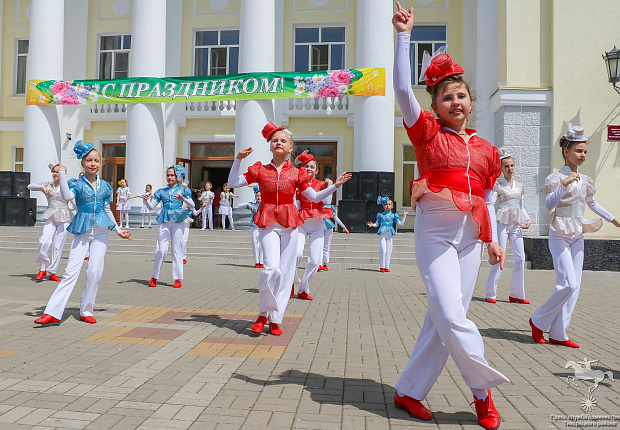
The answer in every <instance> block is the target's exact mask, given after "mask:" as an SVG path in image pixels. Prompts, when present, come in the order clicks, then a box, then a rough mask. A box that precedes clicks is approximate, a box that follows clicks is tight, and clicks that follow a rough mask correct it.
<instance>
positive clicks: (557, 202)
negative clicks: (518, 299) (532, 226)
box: [530, 123, 620, 348]
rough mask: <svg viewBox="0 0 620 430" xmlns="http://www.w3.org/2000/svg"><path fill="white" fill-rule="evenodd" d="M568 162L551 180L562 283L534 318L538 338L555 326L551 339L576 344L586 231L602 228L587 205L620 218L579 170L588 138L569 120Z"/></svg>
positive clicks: (554, 251) (552, 232)
mask: <svg viewBox="0 0 620 430" xmlns="http://www.w3.org/2000/svg"><path fill="white" fill-rule="evenodd" d="M560 147H561V148H562V156H563V157H564V166H563V167H562V168H561V169H560V170H559V171H558V172H555V173H552V174H550V175H549V176H547V179H545V186H544V187H543V191H544V192H545V194H547V198H546V200H545V205H546V206H547V209H549V210H550V211H552V212H551V215H550V217H549V219H550V220H551V225H550V226H549V251H550V252H551V256H552V257H553V268H554V269H555V273H556V285H555V288H554V290H553V291H552V292H551V295H550V296H549V298H548V299H547V301H546V302H545V303H543V304H542V305H541V306H540V307H539V308H538V309H536V311H535V312H534V315H532V318H530V326H531V327H532V338H533V339H534V341H536V342H538V343H546V342H545V338H544V337H543V332H545V331H546V330H547V329H549V342H550V343H556V344H559V345H563V346H568V347H570V348H579V345H578V344H577V343H576V342H574V341H572V340H570V339H569V338H568V336H567V335H566V330H568V325H569V324H570V320H571V315H572V313H573V310H574V309H575V304H576V303H577V297H578V296H579V288H580V286H581V271H582V268H583V249H584V241H583V233H589V232H595V231H598V230H599V229H600V228H601V227H602V225H603V221H602V220H601V219H600V218H596V219H586V218H584V215H585V213H584V210H585V207H586V205H588V207H589V208H590V209H591V210H592V212H594V213H596V214H597V215H599V216H600V217H602V218H604V219H605V220H606V221H609V222H611V223H612V224H613V225H615V226H616V227H620V221H618V219H617V218H614V216H613V215H612V214H610V213H609V212H607V211H606V210H605V209H604V208H603V207H601V205H599V204H598V203H597V202H596V200H594V194H595V193H596V188H595V187H594V181H593V180H592V178H590V177H589V176H587V175H584V174H583V173H579V172H578V171H577V169H578V167H580V166H581V165H582V164H583V163H584V161H586V154H587V153H588V139H586V138H585V137H584V129H583V127H573V126H572V124H570V123H569V124H568V133H566V135H565V136H564V137H562V138H561V139H560Z"/></svg>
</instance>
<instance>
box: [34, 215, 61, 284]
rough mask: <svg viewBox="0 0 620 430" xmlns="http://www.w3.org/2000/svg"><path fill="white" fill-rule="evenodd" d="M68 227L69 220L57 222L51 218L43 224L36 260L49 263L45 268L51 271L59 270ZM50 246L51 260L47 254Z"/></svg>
mask: <svg viewBox="0 0 620 430" xmlns="http://www.w3.org/2000/svg"><path fill="white" fill-rule="evenodd" d="M67 227H69V223H68V222H61V223H57V222H54V221H51V220H46V221H45V225H44V226H43V232H42V233H41V238H40V239H39V255H38V256H37V259H36V260H35V261H36V262H37V263H39V264H41V265H46V264H49V266H48V267H47V269H43V270H46V271H47V272H49V273H54V274H55V273H56V271H57V270H58V265H59V264H60V257H61V255H62V249H63V247H64V246H65V241H66V240H67ZM50 247H51V248H52V258H51V260H50V258H49V257H48V256H47V254H48V253H49V250H50Z"/></svg>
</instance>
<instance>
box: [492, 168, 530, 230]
mask: <svg viewBox="0 0 620 430" xmlns="http://www.w3.org/2000/svg"><path fill="white" fill-rule="evenodd" d="M493 191H494V192H495V193H497V206H498V208H497V222H498V223H500V224H506V225H511V224H517V225H523V224H525V223H526V222H527V221H529V219H530V217H529V216H528V215H527V212H526V211H525V208H524V207H523V195H524V194H525V187H524V186H523V184H522V183H521V182H517V181H515V180H513V181H512V184H510V183H509V182H508V181H507V180H506V178H504V177H503V176H502V177H501V178H499V179H498V180H497V181H496V182H495V186H494V187H493Z"/></svg>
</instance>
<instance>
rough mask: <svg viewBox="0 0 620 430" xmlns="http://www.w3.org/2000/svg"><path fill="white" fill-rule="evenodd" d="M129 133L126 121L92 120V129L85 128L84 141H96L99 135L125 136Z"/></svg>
mask: <svg viewBox="0 0 620 430" xmlns="http://www.w3.org/2000/svg"><path fill="white" fill-rule="evenodd" d="M125 134H127V123H126V122H125V121H105V122H104V121H101V122H92V123H91V128H90V130H84V141H85V142H95V140H96V138H97V137H98V136H124V135H125Z"/></svg>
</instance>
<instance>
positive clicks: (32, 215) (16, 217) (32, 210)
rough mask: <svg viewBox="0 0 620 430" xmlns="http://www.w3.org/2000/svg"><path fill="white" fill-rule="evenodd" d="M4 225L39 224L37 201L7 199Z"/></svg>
mask: <svg viewBox="0 0 620 430" xmlns="http://www.w3.org/2000/svg"><path fill="white" fill-rule="evenodd" d="M3 200H4V211H3V214H4V217H3V218H4V220H3V221H4V225H11V226H27V225H29V226H32V225H34V224H35V223H36V222H37V199H29V198H26V197H5V198H3Z"/></svg>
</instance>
